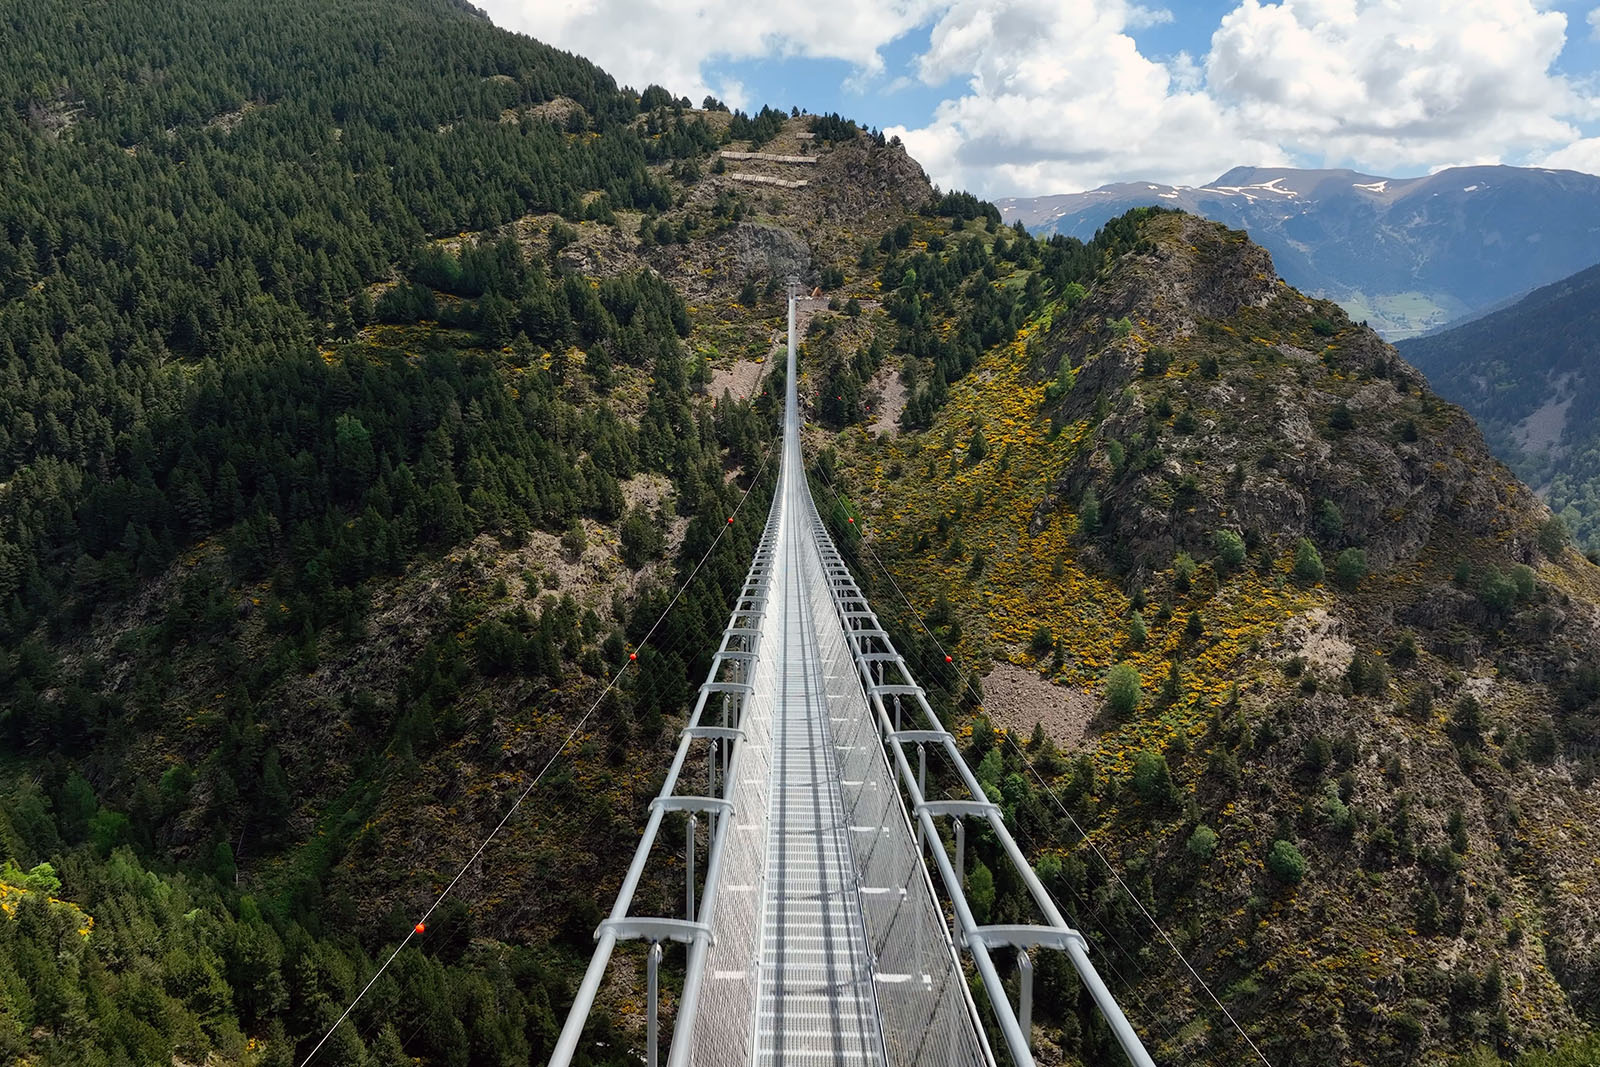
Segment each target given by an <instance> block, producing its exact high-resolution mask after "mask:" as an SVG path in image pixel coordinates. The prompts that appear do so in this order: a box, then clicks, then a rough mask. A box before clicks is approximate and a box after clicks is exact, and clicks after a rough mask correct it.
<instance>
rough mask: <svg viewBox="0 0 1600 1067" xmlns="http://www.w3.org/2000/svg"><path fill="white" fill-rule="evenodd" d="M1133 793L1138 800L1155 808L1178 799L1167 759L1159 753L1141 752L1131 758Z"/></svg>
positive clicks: (1176, 788)
mask: <svg viewBox="0 0 1600 1067" xmlns="http://www.w3.org/2000/svg"><path fill="white" fill-rule="evenodd" d="M1133 791H1134V793H1135V794H1137V795H1138V797H1139V799H1140V800H1142V801H1144V802H1145V803H1146V804H1150V805H1152V806H1155V807H1166V806H1168V805H1170V804H1173V803H1175V802H1176V801H1177V799H1178V787H1177V786H1176V785H1174V784H1173V781H1172V772H1171V770H1169V769H1168V767H1167V758H1166V757H1165V756H1163V755H1162V754H1161V753H1159V752H1141V753H1139V754H1138V755H1137V756H1135V757H1134V758H1133Z"/></svg>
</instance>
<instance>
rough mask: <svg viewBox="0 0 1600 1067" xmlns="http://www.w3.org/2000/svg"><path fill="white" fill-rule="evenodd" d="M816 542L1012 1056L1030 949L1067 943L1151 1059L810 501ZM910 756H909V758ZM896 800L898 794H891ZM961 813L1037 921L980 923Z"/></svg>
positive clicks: (914, 814) (1133, 1047)
mask: <svg viewBox="0 0 1600 1067" xmlns="http://www.w3.org/2000/svg"><path fill="white" fill-rule="evenodd" d="M810 519H811V523H812V526H813V528H814V530H815V540H816V544H817V550H818V551H819V552H820V553H821V556H822V563H823V568H824V571H825V572H826V574H827V576H828V584H829V588H830V592H831V595H832V599H833V606H834V610H835V611H836V612H837V613H838V616H839V620H840V622H841V624H842V625H843V627H844V630H845V637H846V640H847V642H848V644H849V650H850V655H851V658H852V660H853V662H854V665H855V669H856V672H857V674H858V676H859V679H860V685H861V686H862V688H864V689H865V691H866V696H867V700H868V701H869V703H870V704H871V707H872V710H873V713H874V715H875V717H876V720H877V724H878V732H879V739H880V740H881V742H882V745H883V750H884V751H886V752H887V753H888V755H889V758H890V760H891V761H892V762H893V764H894V766H895V767H896V769H897V770H898V772H899V779H900V789H901V791H902V792H903V794H904V801H905V804H906V808H907V809H908V810H909V813H910V816H911V818H912V820H913V822H914V823H915V824H916V826H917V833H918V841H919V842H920V843H922V845H923V846H924V852H923V855H924V857H925V858H926V859H930V860H931V861H932V862H933V864H934V867H935V868H936V869H937V870H938V872H939V880H940V882H941V883H942V885H943V888H944V894H945V898H946V899H947V900H948V901H949V904H950V908H951V910H952V912H953V913H954V917H955V926H956V930H955V935H956V936H955V940H956V943H957V945H958V946H959V947H960V948H961V949H962V950H964V951H966V952H967V953H968V955H969V956H970V957H971V959H972V962H973V966H974V967H975V968H976V970H977V972H978V975H979V977H980V978H981V979H982V981H983V983H984V986H985V988H986V989H987V991H988V994H989V998H988V999H989V1003H990V1006H991V1008H992V1009H993V1011H994V1016H995V1022H996V1025H997V1026H998V1028H999V1031H1000V1034H1001V1036H1002V1038H1003V1039H1004V1041H1005V1044H1006V1048H1007V1051H1008V1052H1009V1053H1010V1055H1011V1058H1012V1060H1013V1061H1014V1062H1015V1063H1017V1064H1019V1065H1022V1064H1026V1065H1029V1067H1031V1065H1032V1064H1033V1062H1034V1061H1033V1051H1032V1018H1031V1017H1032V1009H1033V964H1032V958H1031V956H1030V953H1032V952H1035V951H1037V950H1039V949H1044V948H1048V949H1054V950H1059V951H1063V952H1065V953H1066V954H1067V956H1068V958H1069V959H1070V960H1071V962H1072V966H1073V968H1074V969H1075V970H1076V971H1077V972H1078V976H1079V978H1080V979H1081V980H1082V981H1083V984H1084V986H1085V987H1086V988H1087V989H1088V991H1089V994H1090V996H1091V997H1092V998H1093V999H1094V1001H1095V1004H1096V1005H1097V1006H1098V1007H1099V1009H1100V1011H1101V1013H1102V1014H1103V1015H1104V1016H1105V1019H1106V1022H1107V1023H1108V1024H1109V1025H1110V1027H1111V1031H1112V1033H1113V1035H1114V1036H1115V1037H1116V1039H1117V1042H1118V1044H1120V1045H1121V1046H1122V1048H1123V1051H1124V1052H1126V1053H1127V1055H1128V1058H1129V1060H1130V1061H1132V1063H1133V1064H1134V1067H1154V1063H1153V1061H1152V1060H1151V1059H1150V1054H1149V1053H1148V1052H1146V1051H1145V1048H1144V1044H1143V1042H1142V1041H1141V1040H1140V1039H1139V1035H1138V1034H1137V1033H1135V1032H1134V1029H1133V1027H1132V1025H1130V1024H1129V1022H1128V1019H1127V1017H1126V1016H1125V1015H1124V1014H1123V1012H1122V1009H1121V1008H1120V1007H1119V1006H1118V1005H1117V1002H1116V999H1115V998H1114V997H1113V996H1112V995H1111V991H1110V990H1109V989H1107V988H1106V985H1105V982H1104V981H1103V980H1102V979H1101V978H1100V975H1099V973H1098V972H1097V971H1096V970H1095V967H1094V964H1093V962H1092V961H1091V960H1090V959H1089V951H1088V942H1087V941H1086V940H1085V939H1084V937H1083V935H1082V934H1081V933H1079V932H1078V931H1077V930H1076V929H1074V928H1073V927H1072V926H1071V925H1070V924H1069V923H1068V922H1067V921H1066V919H1065V918H1064V917H1063V916H1062V914H1061V912H1060V909H1058V908H1057V907H1056V905H1055V901H1053V900H1052V899H1051V898H1050V894H1049V892H1048V891H1047V890H1046V889H1045V887H1044V884H1043V883H1042V882H1040V881H1039V877H1038V875H1036V874H1035V873H1034V870H1033V867H1032V865H1031V864H1029V863H1028V860H1027V857H1026V856H1025V855H1024V854H1023V852H1022V849H1020V848H1019V847H1018V846H1017V843H1016V841H1015V840H1014V839H1013V838H1012V836H1011V831H1010V829H1009V828H1008V827H1007V826H1006V823H1005V819H1004V818H1003V817H1002V815H1001V811H1000V807H999V805H997V804H995V803H994V802H993V801H991V800H990V799H989V796H988V794H987V793H986V792H985V791H984V788H983V785H982V784H981V783H980V782H979V781H978V778H977V776H976V775H975V774H973V772H972V769H971V768H970V767H968V766H967V761H966V759H965V757H964V756H963V755H962V754H961V748H960V746H959V745H958V744H957V742H956V739H955V737H954V736H953V735H952V734H951V733H950V732H949V731H948V730H946V729H945V727H944V724H943V723H941V722H940V721H939V717H938V715H937V714H935V712H934V710H933V707H932V705H930V704H929V703H928V699H927V694H926V693H925V692H924V690H923V689H922V687H920V686H919V685H917V684H916V680H915V679H914V678H913V677H912V674H911V669H910V667H909V666H908V665H907V664H906V661H905V659H904V658H903V657H902V656H901V655H900V654H899V652H897V651H896V650H895V647H894V643H893V642H892V641H891V640H890V638H889V634H888V632H887V631H886V630H885V629H884V628H883V625H882V624H881V623H880V622H879V621H878V617H877V615H876V614H875V613H874V612H873V610H872V606H871V605H870V604H869V603H868V602H867V598H866V597H865V596H864V595H863V594H862V592H861V589H860V587H859V586H858V585H857V584H856V581H855V578H854V577H853V576H852V575H851V573H850V569H849V567H847V566H846V565H845V562H844V559H843V557H842V556H841V555H840V554H839V551H838V548H837V546H836V545H835V544H834V541H833V538H832V536H831V535H830V534H829V533H828V530H827V527H826V526H825V525H824V523H823V521H822V517H821V515H820V514H818V512H817V510H816V508H815V506H813V507H812V508H811V515H810ZM930 748H931V749H933V750H934V754H935V758H936V759H938V757H939V756H942V757H943V760H942V761H941V762H942V765H943V767H945V768H946V769H947V770H948V772H950V773H951V774H953V776H954V777H955V779H956V782H955V788H956V789H957V790H958V791H963V792H965V793H966V797H964V798H956V799H942V798H941V799H936V798H933V797H931V796H930V794H929V788H928V752H929V749H930ZM913 760H914V761H915V764H913ZM896 799H897V800H899V799H900V798H898V797H897V798H896ZM940 820H948V821H949V823H950V829H951V833H952V836H953V838H954V846H955V847H954V849H953V852H954V855H953V856H952V855H950V854H949V853H948V852H947V851H946V848H945V839H944V837H943V835H942V833H941V830H940ZM966 820H979V821H981V822H983V823H984V824H986V825H987V826H988V828H989V830H990V832H991V833H992V834H993V836H994V838H995V840H996V841H997V842H998V843H999V845H1000V849H1001V852H1002V853H1003V854H1004V856H1005V857H1006V860H1007V861H1008V862H1009V863H1010V865H1011V867H1012V869H1013V872H1014V874H1015V876H1016V878H1017V879H1018V880H1020V881H1021V883H1022V884H1023V885H1025V886H1026V887H1027V889H1028V893H1029V895H1030V896H1031V897H1032V898H1033V902H1034V904H1035V906H1036V908H1037V910H1038V914H1039V921H1037V922H1034V923H1030V924H1024V925H1004V926H1000V925H985V924H980V923H979V922H978V921H977V919H976V917H975V916H974V914H973V911H972V906H971V904H970V903H969V902H968V900H967V896H966V876H967V864H966V848H965V825H966ZM995 950H1009V951H1011V952H1013V953H1014V954H1015V958H1016V962H1017V966H1018V970H1019V972H1020V973H1019V981H1018V987H1019V995H1018V1002H1017V1004H1016V1005H1015V1006H1013V1005H1012V1003H1011V998H1010V994H1009V993H1008V991H1007V990H1006V987H1005V984H1004V982H1003V981H1002V979H1001V977H1000V972H999V970H998V968H997V967H996V964H995V959H994V952H995Z"/></svg>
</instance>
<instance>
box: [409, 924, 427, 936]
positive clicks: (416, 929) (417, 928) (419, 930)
mask: <svg viewBox="0 0 1600 1067" xmlns="http://www.w3.org/2000/svg"><path fill="white" fill-rule="evenodd" d="M412 929H413V931H414V932H416V933H419V934H420V933H422V932H423V931H424V930H426V929H427V927H426V926H423V925H422V924H421V923H418V924H417V925H416V926H415V927H413V928H412Z"/></svg>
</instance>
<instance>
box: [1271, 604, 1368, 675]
mask: <svg viewBox="0 0 1600 1067" xmlns="http://www.w3.org/2000/svg"><path fill="white" fill-rule="evenodd" d="M1283 645H1284V651H1286V652H1288V653H1289V654H1290V655H1298V656H1300V657H1301V658H1303V659H1304V660H1305V661H1306V666H1307V667H1311V668H1314V669H1315V670H1316V671H1317V672H1318V673H1320V674H1322V675H1323V676H1324V677H1326V676H1328V675H1329V674H1342V673H1344V670H1345V668H1347V667H1349V666H1350V657H1351V656H1353V655H1355V651H1356V648H1355V646H1354V645H1352V644H1351V643H1350V642H1349V641H1347V640H1346V639H1345V625H1344V620H1343V619H1340V618H1339V617H1338V616H1336V615H1330V614H1329V613H1328V611H1327V609H1325V608H1312V609H1311V610H1310V611H1308V612H1306V613H1305V614H1304V615H1300V616H1296V617H1295V618H1294V619H1291V620H1290V621H1289V624H1288V625H1287V626H1285V627H1284V629H1283Z"/></svg>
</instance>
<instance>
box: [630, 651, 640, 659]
mask: <svg viewBox="0 0 1600 1067" xmlns="http://www.w3.org/2000/svg"><path fill="white" fill-rule="evenodd" d="M628 658H629V659H638V658H639V653H637V652H629V653H628Z"/></svg>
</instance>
